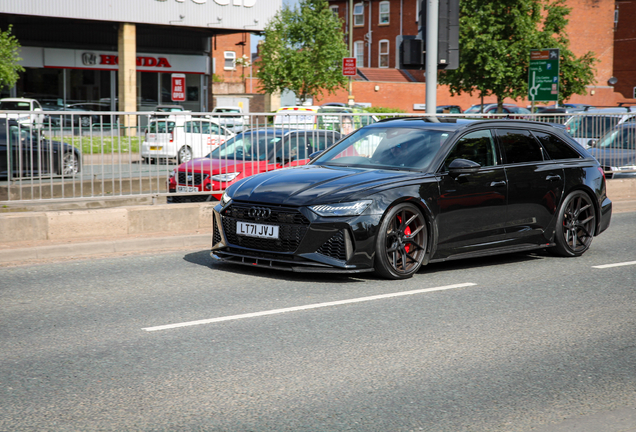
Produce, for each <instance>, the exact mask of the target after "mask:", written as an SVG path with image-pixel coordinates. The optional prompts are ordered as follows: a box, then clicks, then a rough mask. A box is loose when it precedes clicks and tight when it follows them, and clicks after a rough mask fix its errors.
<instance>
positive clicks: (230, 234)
mask: <svg viewBox="0 0 636 432" xmlns="http://www.w3.org/2000/svg"><path fill="white" fill-rule="evenodd" d="M252 207H258V208H259V209H268V210H269V211H270V215H269V217H267V218H266V219H265V220H263V219H261V218H257V217H254V216H250V214H249V211H250V209H251V208H252ZM221 220H222V223H223V231H224V233H225V236H226V238H227V241H228V243H230V244H233V245H237V246H241V247H244V248H249V249H257V250H261V251H269V252H294V251H295V250H296V249H298V246H299V245H300V242H301V241H302V239H303V237H304V236H305V233H306V232H307V228H308V226H309V220H308V219H307V218H306V217H305V216H303V214H302V213H300V212H299V211H298V210H296V209H288V208H286V209H281V208H277V207H270V206H262V205H258V206H252V205H240V204H232V205H231V206H230V207H229V208H227V209H224V210H223V211H222V212H221ZM238 221H245V222H256V223H261V224H266V225H277V226H278V239H265V238H256V237H246V236H240V235H237V234H236V223H237V222H238Z"/></svg>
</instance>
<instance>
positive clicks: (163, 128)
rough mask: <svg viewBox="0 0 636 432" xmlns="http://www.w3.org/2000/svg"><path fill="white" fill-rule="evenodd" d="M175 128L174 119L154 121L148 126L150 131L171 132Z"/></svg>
mask: <svg viewBox="0 0 636 432" xmlns="http://www.w3.org/2000/svg"><path fill="white" fill-rule="evenodd" d="M173 130H174V122H173V121H159V122H152V123H150V125H149V126H148V132H150V133H170V132H172V131H173Z"/></svg>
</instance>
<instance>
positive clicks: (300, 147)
mask: <svg viewBox="0 0 636 432" xmlns="http://www.w3.org/2000/svg"><path fill="white" fill-rule="evenodd" d="M298 159H307V139H306V137H305V136H304V135H297V134H292V135H289V136H286V137H284V138H283V139H282V140H281V141H280V142H279V143H278V144H277V146H276V162H286V161H290V160H291V161H295V160H298Z"/></svg>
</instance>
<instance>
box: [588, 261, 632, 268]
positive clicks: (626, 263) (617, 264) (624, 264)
mask: <svg viewBox="0 0 636 432" xmlns="http://www.w3.org/2000/svg"><path fill="white" fill-rule="evenodd" d="M628 265H636V261H628V262H622V263H616V264H603V265H598V266H592V268H597V269H606V268H611V267H622V266H628Z"/></svg>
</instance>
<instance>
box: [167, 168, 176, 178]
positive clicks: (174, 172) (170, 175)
mask: <svg viewBox="0 0 636 432" xmlns="http://www.w3.org/2000/svg"><path fill="white" fill-rule="evenodd" d="M176 175H177V169H176V168H175V169H173V170H172V172H171V173H170V174H169V175H168V177H169V178H174V177H175V176H176Z"/></svg>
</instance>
